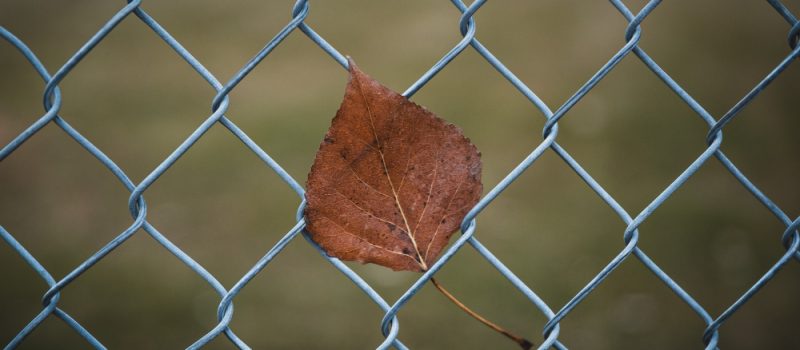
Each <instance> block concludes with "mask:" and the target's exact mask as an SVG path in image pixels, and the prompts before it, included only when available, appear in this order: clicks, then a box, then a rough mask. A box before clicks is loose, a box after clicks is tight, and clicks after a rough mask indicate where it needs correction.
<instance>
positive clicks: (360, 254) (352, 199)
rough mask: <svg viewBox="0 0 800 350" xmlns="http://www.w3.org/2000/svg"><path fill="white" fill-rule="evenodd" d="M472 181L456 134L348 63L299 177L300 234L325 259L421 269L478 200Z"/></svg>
mask: <svg viewBox="0 0 800 350" xmlns="http://www.w3.org/2000/svg"><path fill="white" fill-rule="evenodd" d="M334 140H335V142H333V141H334ZM480 174H481V162H480V154H479V153H478V150H477V149H476V148H475V146H474V145H472V143H470V141H469V140H468V139H467V138H466V137H464V135H463V134H462V133H461V130H459V129H458V128H457V127H456V126H454V125H452V124H449V123H447V122H446V121H444V120H442V119H441V118H439V117H437V116H436V115H434V114H433V113H431V112H430V111H428V110H427V109H425V108H423V107H420V106H419V105H417V104H415V103H413V102H411V101H409V100H408V99H406V98H405V97H403V96H401V95H400V94H398V93H396V92H394V91H392V90H390V89H389V88H387V87H385V86H383V85H381V84H380V83H378V82H377V81H375V80H373V79H372V78H370V77H369V76H367V75H366V74H364V73H363V72H361V71H360V70H359V69H358V67H356V65H355V64H354V63H353V61H352V60H351V61H350V80H349V82H348V84H347V88H346V91H345V96H344V100H343V101H342V104H341V106H340V107H339V111H338V112H337V113H336V116H335V117H334V118H333V122H332V124H331V127H330V129H328V132H327V133H326V135H325V137H324V139H323V142H322V143H321V144H320V147H319V151H318V152H317V155H316V159H315V160H314V165H313V166H312V167H311V172H310V173H309V175H308V183H307V186H306V188H307V192H306V200H307V205H306V209H305V217H306V223H307V228H308V231H309V232H310V233H311V237H312V239H313V240H314V241H315V242H317V243H318V244H319V245H320V246H321V247H322V248H323V249H325V251H326V252H327V253H328V255H331V256H334V257H337V258H339V259H342V260H350V261H360V262H364V263H375V264H379V265H383V266H386V267H389V268H392V269H394V270H408V271H424V270H427V269H428V267H429V266H430V265H431V264H432V263H433V262H434V261H435V260H436V259H437V257H438V256H439V253H440V252H441V251H442V249H443V248H444V247H445V246H447V243H448V241H449V240H450V236H451V235H452V234H453V233H454V232H455V231H456V230H458V228H459V224H460V223H461V220H462V219H463V218H464V215H466V213H467V212H468V211H469V210H470V209H471V208H472V207H473V206H474V205H475V203H477V201H478V199H479V197H480V193H481V191H482V185H481V181H480Z"/></svg>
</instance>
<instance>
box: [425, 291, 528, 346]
mask: <svg viewBox="0 0 800 350" xmlns="http://www.w3.org/2000/svg"><path fill="white" fill-rule="evenodd" d="M431 282H432V283H433V286H434V287H436V289H438V290H439V292H441V293H442V294H444V296H446V297H447V299H450V301H452V302H453V304H456V306H458V307H459V308H460V309H461V310H464V312H466V313H467V314H468V315H470V316H472V317H473V318H475V319H476V320H478V321H480V322H481V323H483V324H484V325H486V326H487V327H489V328H491V329H493V330H494V331H495V332H498V333H500V334H502V335H504V336H506V337H507V338H509V339H511V340H513V341H514V342H516V343H517V344H519V346H520V347H522V348H523V349H525V350H528V349H530V348H531V347H533V343H531V342H530V341H528V340H527V339H525V338H523V337H520V336H518V335H516V334H514V333H511V332H510V331H508V330H507V329H505V328H503V327H500V326H498V325H497V324H495V323H493V322H492V321H489V320H487V319H486V318H484V317H483V316H481V315H479V314H478V313H477V312H475V311H472V309H470V308H468V307H467V306H466V305H464V303H462V302H461V301H460V300H458V299H457V298H456V297H455V296H453V294H450V292H448V291H447V289H444V287H442V285H441V284H439V281H437V280H436V279H435V278H431Z"/></svg>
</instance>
